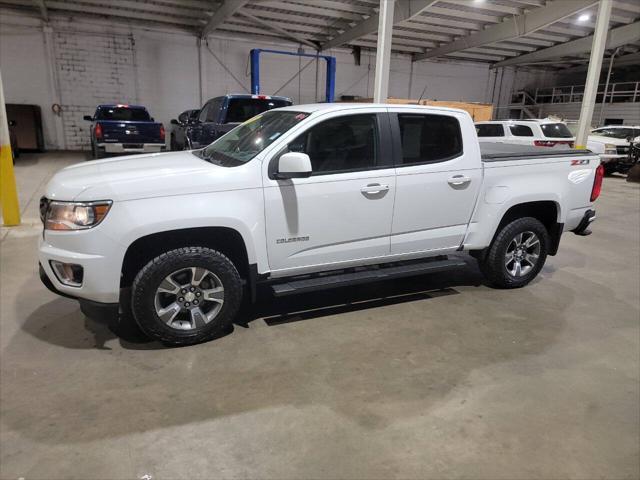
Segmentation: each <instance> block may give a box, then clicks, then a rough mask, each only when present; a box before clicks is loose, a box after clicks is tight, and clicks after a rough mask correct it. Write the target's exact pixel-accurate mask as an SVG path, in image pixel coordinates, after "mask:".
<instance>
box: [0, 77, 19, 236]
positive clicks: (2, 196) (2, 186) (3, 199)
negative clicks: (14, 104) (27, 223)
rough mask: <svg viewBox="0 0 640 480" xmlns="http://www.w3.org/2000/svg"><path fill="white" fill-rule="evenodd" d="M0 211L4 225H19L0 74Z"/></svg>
mask: <svg viewBox="0 0 640 480" xmlns="http://www.w3.org/2000/svg"><path fill="white" fill-rule="evenodd" d="M0 210H2V220H3V223H4V225H6V226H13V225H20V206H19V204H18V189H17V188H16V177H15V174H14V172H13V155H12V154H11V140H10V139H9V122H8V119H7V110H6V107H5V104H4V93H3V91H2V75H1V74H0Z"/></svg>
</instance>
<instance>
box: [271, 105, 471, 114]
mask: <svg viewBox="0 0 640 480" xmlns="http://www.w3.org/2000/svg"><path fill="white" fill-rule="evenodd" d="M378 107H381V108H390V107H391V108H402V109H405V108H407V109H411V110H429V111H434V110H435V111H441V112H458V113H459V112H465V111H464V110H461V109H459V108H449V107H433V106H431V105H401V104H394V103H309V104H306V105H290V106H288V107H280V108H279V109H278V110H282V111H286V110H291V111H294V112H306V113H314V112H319V111H324V112H335V111H340V110H353V109H357V108H362V109H365V108H378ZM465 113H466V112H465Z"/></svg>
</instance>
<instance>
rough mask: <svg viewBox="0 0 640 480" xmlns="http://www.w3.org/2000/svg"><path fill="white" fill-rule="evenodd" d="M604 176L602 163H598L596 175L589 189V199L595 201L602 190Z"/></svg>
mask: <svg viewBox="0 0 640 480" xmlns="http://www.w3.org/2000/svg"><path fill="white" fill-rule="evenodd" d="M603 178H604V165H602V164H600V165H598V168H596V177H595V178H594V179H593V188H592V189H591V201H592V202H595V201H596V199H597V198H598V197H599V196H600V192H601V191H602V179H603Z"/></svg>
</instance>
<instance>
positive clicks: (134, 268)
mask: <svg viewBox="0 0 640 480" xmlns="http://www.w3.org/2000/svg"><path fill="white" fill-rule="evenodd" d="M193 246H196V247H207V248H211V249H214V250H218V251H219V252H221V253H223V254H224V255H226V256H227V257H228V258H229V259H230V260H231V261H232V262H233V264H234V265H235V266H236V268H237V269H238V273H239V274H240V276H241V277H242V278H245V279H246V278H248V277H249V275H251V273H250V272H251V269H250V266H249V261H250V258H249V252H248V250H247V245H246V243H245V241H244V238H243V236H242V235H241V234H240V232H239V231H238V230H235V229H233V228H230V227H195V228H181V229H176V230H166V231H161V232H155V233H150V234H147V235H144V236H142V237H140V238H138V239H136V240H135V241H134V242H132V243H131V244H130V245H129V247H128V248H127V250H126V252H125V254H124V258H123V261H122V267H121V277H120V287H121V288H123V287H129V286H131V284H132V283H133V279H134V278H135V276H136V275H137V273H138V272H139V271H140V269H142V267H144V266H145V265H146V264H147V263H148V262H149V261H151V260H152V259H154V258H155V257H157V256H158V255H160V254H162V253H164V252H167V251H169V250H174V249H176V248H180V247H193Z"/></svg>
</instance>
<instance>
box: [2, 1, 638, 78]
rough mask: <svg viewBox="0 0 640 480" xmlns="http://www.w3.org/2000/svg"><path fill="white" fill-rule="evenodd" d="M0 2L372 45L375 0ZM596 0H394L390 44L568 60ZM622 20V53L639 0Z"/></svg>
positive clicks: (632, 38) (618, 17)
mask: <svg viewBox="0 0 640 480" xmlns="http://www.w3.org/2000/svg"><path fill="white" fill-rule="evenodd" d="M0 6H8V7H13V8H21V9H29V10H33V11H35V12H38V13H39V14H40V15H41V16H42V17H43V19H44V20H47V19H48V18H49V16H54V15H60V14H62V15H67V16H68V15H74V16H76V15H77V16H80V15H89V16H94V17H95V16H102V17H109V18H112V19H115V20H124V19H126V20H127V21H128V22H129V23H131V22H143V23H154V24H164V25H167V24H170V25H175V26H179V27H182V28H186V29H188V30H190V31H193V33H194V34H196V35H200V36H202V35H205V36H206V35H208V34H211V33H214V32H216V33H219V34H223V33H224V32H233V33H234V34H236V35H251V36H252V37H253V38H254V39H255V38H256V36H263V37H265V38H270V39H273V38H280V39H282V38H286V39H288V40H290V41H293V42H295V43H298V44H300V45H301V46H304V47H307V48H309V47H310V46H312V45H317V46H318V47H320V48H326V47H329V48H331V47H337V46H343V47H360V48H363V49H375V48H376V40H377V36H376V33H375V32H376V30H377V11H378V6H379V0H221V1H208V0H0ZM596 9H597V0H548V1H546V0H398V2H397V4H396V14H395V16H394V30H393V50H394V51H395V52H399V53H404V54H410V55H413V57H414V59H415V60H416V61H419V60H423V59H426V58H439V59H450V60H458V61H474V62H486V63H492V64H497V65H501V64H503V63H505V64H527V65H540V66H545V67H553V68H563V67H573V66H575V65H576V64H577V63H580V62H584V61H587V60H588V54H589V51H588V50H587V51H584V43H585V42H584V41H583V42H582V43H580V42H574V41H575V40H579V39H581V38H584V37H588V36H590V35H591V34H592V33H593V29H594V20H595V19H594V17H595V13H596ZM587 16H588V19H587V18H585V17H587ZM580 17H582V19H581V20H580ZM627 25H631V26H630V27H627V28H626V29H623V30H622V31H621V32H622V33H620V34H618V40H617V43H618V44H616V45H614V46H613V48H615V47H618V46H619V47H620V48H621V51H620V52H619V53H618V55H620V56H622V55H624V54H633V53H636V52H638V51H640V0H614V4H613V12H612V16H611V23H610V29H611V30H614V29H616V28H618V27H624V26H627ZM561 45H564V46H566V47H565V48H561V47H559V46H561ZM579 45H582V46H581V47H579ZM551 47H555V48H554V49H550V48H551ZM546 49H550V50H549V55H547V53H546V52H547V50H546ZM533 52H536V53H535V54H533ZM524 55H527V56H524ZM521 56H522V59H521V58H520V57H521ZM528 58H531V61H528V60H527V59H528Z"/></svg>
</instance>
